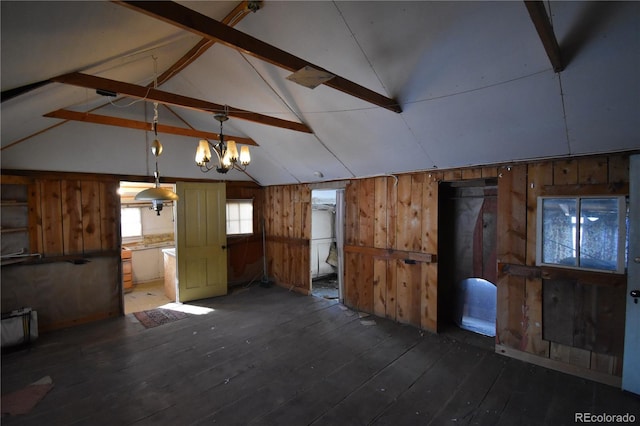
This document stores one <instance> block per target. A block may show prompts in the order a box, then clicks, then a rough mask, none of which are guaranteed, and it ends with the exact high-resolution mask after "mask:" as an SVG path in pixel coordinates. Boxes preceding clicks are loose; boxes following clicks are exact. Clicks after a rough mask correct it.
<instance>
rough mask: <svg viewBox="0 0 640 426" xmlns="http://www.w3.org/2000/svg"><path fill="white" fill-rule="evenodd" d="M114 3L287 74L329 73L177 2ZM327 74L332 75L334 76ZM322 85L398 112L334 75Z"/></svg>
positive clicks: (382, 99)
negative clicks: (304, 70) (309, 69)
mask: <svg viewBox="0 0 640 426" xmlns="http://www.w3.org/2000/svg"><path fill="white" fill-rule="evenodd" d="M115 3H118V4H121V5H123V6H126V7H128V8H130V9H133V10H136V11H138V12H141V13H144V14H146V15H148V16H152V17H154V18H157V19H160V20H162V21H165V22H167V23H169V24H172V25H175V26H177V27H179V28H182V29H184V30H186V31H190V32H192V33H194V34H198V35H200V36H201V37H205V38H208V39H210V40H215V41H218V42H220V43H222V44H224V45H226V46H228V47H232V48H234V49H237V50H239V51H241V52H243V53H246V54H248V55H251V56H254V57H256V58H259V59H261V60H264V61H266V62H269V63H271V64H273V65H276V66H279V67H281V68H284V69H286V70H289V71H291V72H296V71H299V70H301V69H302V68H304V67H306V66H310V67H312V68H315V69H317V70H319V71H325V72H328V73H331V71H327V70H326V69H324V68H322V67H319V66H317V65H314V64H312V63H310V62H308V61H306V60H304V59H301V58H299V57H297V56H295V55H292V54H290V53H288V52H285V51H284V50H282V49H279V48H277V47H275V46H272V45H270V44H268V43H265V42H263V41H262V40H259V39H257V38H255V37H253V36H250V35H248V34H245V33H243V32H241V31H238V30H236V29H235V28H232V27H230V26H228V25H225V24H223V23H221V22H219V21H216V20H215V19H213V18H209V17H208V16H205V15H202V14H200V13H198V12H196V11H194V10H191V9H189V8H187V7H185V6H182V5H180V4H178V3H174V2H171V1H115ZM331 74H334V75H335V73H331ZM323 84H325V85H327V86H329V87H332V88H334V89H336V90H339V91H341V92H344V93H347V94H349V95H351V96H354V97H356V98H359V99H362V100H363V101H366V102H369V103H372V104H374V105H377V106H380V107H382V108H385V109H388V110H390V111H393V112H397V113H400V112H402V108H401V107H400V105H399V104H398V102H397V101H395V100H394V99H391V98H388V97H386V96H383V95H381V94H379V93H376V92H374V91H372V90H370V89H367V88H366V87H363V86H360V85H359V84H357V83H354V82H352V81H350V80H347V79H345V78H343V77H340V76H338V75H335V77H333V78H332V79H331V80H329V81H327V82H325V83H323Z"/></svg>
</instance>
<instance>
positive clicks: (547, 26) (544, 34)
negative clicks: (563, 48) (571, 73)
mask: <svg viewBox="0 0 640 426" xmlns="http://www.w3.org/2000/svg"><path fill="white" fill-rule="evenodd" d="M524 4H525V6H526V7H527V10H528V11H529V16H530V17H531V20H532V21H533V25H534V26H535V27H536V31H538V36H539V37H540V40H541V41H542V45H543V46H544V50H545V51H546V52H547V56H548V57H549V60H550V61H551V65H552V66H553V70H554V71H555V72H561V71H563V70H564V68H565V66H564V64H563V63H562V56H561V55H560V46H559V45H558V41H557V40H556V36H555V34H554V33H553V27H552V26H551V21H550V19H549V15H547V10H546V9H545V7H544V3H543V2H542V1H539V0H534V1H531V0H525V2H524Z"/></svg>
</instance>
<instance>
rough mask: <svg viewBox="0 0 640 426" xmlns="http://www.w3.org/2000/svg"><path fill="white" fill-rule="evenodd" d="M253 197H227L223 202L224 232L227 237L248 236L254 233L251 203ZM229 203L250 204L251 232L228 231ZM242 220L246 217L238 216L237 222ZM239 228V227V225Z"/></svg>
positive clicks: (252, 206)
mask: <svg viewBox="0 0 640 426" xmlns="http://www.w3.org/2000/svg"><path fill="white" fill-rule="evenodd" d="M253 201H254V199H253V198H228V199H227V200H226V203H225V216H226V217H225V232H226V233H227V236H228V237H250V236H252V235H254V234H255V229H254V228H255V226H254V225H255V223H254V215H253V212H254V205H253ZM230 203H237V204H243V203H246V204H249V203H250V204H251V232H238V233H230V232H229V221H230V220H229V215H228V210H229V204H230ZM243 220H247V219H243V218H242V217H240V218H239V219H238V222H240V223H241V222H242V221H243ZM240 228H241V227H240Z"/></svg>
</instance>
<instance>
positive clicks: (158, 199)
mask: <svg viewBox="0 0 640 426" xmlns="http://www.w3.org/2000/svg"><path fill="white" fill-rule="evenodd" d="M153 59H154V65H155V66H157V65H156V63H155V61H156V58H155V57H154V58H153ZM155 71H156V72H155V75H156V77H155V78H154V88H156V89H157V87H158V81H157V75H158V73H157V69H156V70H155ZM153 133H154V135H155V139H154V140H153V143H152V144H151V153H152V154H153V156H154V157H155V158H156V169H155V171H154V172H153V177H154V179H155V187H153V188H148V189H145V190H144V191H141V192H139V193H138V194H136V196H135V199H136V200H140V201H151V208H152V209H153V211H155V212H158V216H160V212H161V211H162V207H163V206H164V202H165V201H178V195H176V193H175V192H173V191H171V190H170V189H167V188H161V187H160V172H158V157H159V156H160V155H161V154H162V144H161V143H160V141H159V140H158V103H157V102H154V103H153Z"/></svg>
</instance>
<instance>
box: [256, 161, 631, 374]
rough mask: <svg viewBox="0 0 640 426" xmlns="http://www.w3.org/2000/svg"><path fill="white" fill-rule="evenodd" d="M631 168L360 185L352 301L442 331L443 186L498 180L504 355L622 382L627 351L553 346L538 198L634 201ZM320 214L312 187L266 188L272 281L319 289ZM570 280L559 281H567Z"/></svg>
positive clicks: (435, 175)
mask: <svg viewBox="0 0 640 426" xmlns="http://www.w3.org/2000/svg"><path fill="white" fill-rule="evenodd" d="M628 168H629V167H628V156H627V155H624V154H621V155H609V156H607V155H604V156H594V157H584V158H578V159H567V160H555V161H543V162H532V163H528V164H525V163H523V164H517V165H513V166H509V167H478V168H466V169H455V170H446V171H438V172H422V173H410V174H402V175H397V180H396V177H375V178H367V179H358V180H352V181H351V182H350V183H348V184H347V186H346V190H345V202H346V210H345V215H346V218H345V219H346V220H345V271H344V285H345V288H344V294H343V296H344V302H345V304H346V305H348V306H350V307H352V308H353V309H357V310H360V311H364V312H369V313H372V314H375V315H377V316H381V317H387V318H390V319H393V320H395V321H398V322H403V323H407V324H411V325H414V326H416V327H420V328H422V329H425V330H430V331H437V327H438V324H437V318H438V312H437V306H438V304H437V298H438V276H437V272H438V271H437V254H438V229H437V228H438V184H439V182H441V181H446V182H453V181H460V180H470V179H480V178H496V177H497V178H498V238H497V253H498V256H497V258H498V265H496V267H497V269H498V273H497V276H498V279H497V283H496V284H497V287H498V300H497V310H498V314H497V333H498V336H497V337H496V343H497V346H496V348H497V350H498V352H501V353H504V354H508V355H509V356H513V357H517V358H521V359H523V360H526V361H528V362H538V361H537V360H543V361H544V360H546V361H550V362H553V363H554V364H553V365H552V367H553V368H559V369H561V370H564V371H566V372H569V373H571V374H583V373H584V372H585V371H593V372H594V373H596V374H602V375H609V376H619V375H620V373H621V365H622V363H621V354H612V353H602V352H601V351H600V352H596V351H595V350H586V349H583V348H580V347H575V346H570V345H565V344H562V343H557V342H551V341H549V340H545V339H544V336H543V325H544V324H543V312H542V311H543V309H542V306H543V298H542V291H543V278H544V277H546V276H547V275H548V274H547V272H545V271H541V270H540V268H536V267H535V247H536V229H535V226H536V211H537V210H536V209H537V205H536V204H537V197H538V196H540V195H554V194H564V195H569V194H571V195H598V194H600V195H608V194H612V193H615V194H626V193H625V191H626V192H627V193H628V180H629V170H628ZM310 212H311V204H310V189H309V187H308V186H307V185H288V186H274V187H268V188H266V192H265V212H264V213H265V218H266V230H267V259H268V271H269V275H270V276H272V277H274V278H275V279H276V281H277V282H278V283H279V284H280V285H283V286H286V287H291V288H293V289H296V290H298V291H301V292H303V293H308V292H309V288H310V276H309V271H310V265H309V240H310V223H309V217H310ZM498 266H500V267H499V268H498ZM518 267H520V269H518ZM563 273H564V272H562V271H560V272H559V275H558V273H556V275H555V276H554V278H555V279H562V278H563ZM545 274H547V275H545ZM584 274H585V273H579V274H578V275H580V276H582V275H584ZM569 275H570V276H569V279H571V280H574V281H576V279H577V280H578V281H580V280H581V278H579V277H578V278H576V277H575V274H573V273H572V274H569ZM586 276H587V277H592V276H593V274H589V273H586ZM625 279H626V278H625V277H624V276H623V277H621V278H620V279H619V280H617V281H616V282H617V283H621V282H624V280H625ZM588 281H594V280H591V279H587V282H588ZM595 281H596V282H599V283H600V284H601V283H602V280H601V279H600V280H595ZM587 284H588V283H587ZM616 285H618V284H616ZM592 293H598V294H604V296H603V300H604V299H606V300H609V299H611V298H612V297H618V296H617V295H613V294H612V293H610V291H609V290H607V288H606V287H605V288H599V289H598V292H592ZM599 321H600V323H599V324H598V327H599V329H600V330H594V331H593V333H595V334H603V332H602V330H607V333H608V332H614V333H621V332H623V331H624V330H623V328H624V327H622V329H621V327H620V326H619V325H618V324H614V323H613V322H611V321H610V318H608V317H607V316H601V318H600V320H599ZM612 329H613V330H612ZM543 364H544V363H543ZM545 365H546V364H545ZM563 366H565V367H563Z"/></svg>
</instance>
